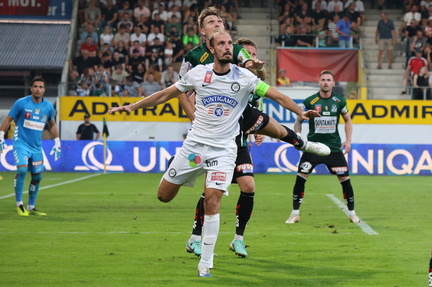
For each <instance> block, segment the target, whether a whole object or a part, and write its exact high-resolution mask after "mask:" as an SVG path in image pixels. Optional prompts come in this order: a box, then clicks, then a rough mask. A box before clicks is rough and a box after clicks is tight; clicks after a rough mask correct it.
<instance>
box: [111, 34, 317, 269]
mask: <svg viewBox="0 0 432 287" xmlns="http://www.w3.org/2000/svg"><path fill="white" fill-rule="evenodd" d="M210 45H211V49H210V51H211V53H212V54H213V55H214V58H215V62H214V64H208V65H205V66H204V65H199V66H197V67H195V68H194V69H192V70H190V71H189V72H187V73H186V74H185V76H184V77H183V78H182V79H180V80H179V81H177V82H176V83H175V84H174V85H172V86H170V87H168V88H166V89H164V90H162V91H159V92H156V93H154V94H153V95H151V96H149V97H147V98H145V99H143V100H141V101H139V102H136V103H133V104H130V105H127V106H120V107H112V108H110V110H109V113H110V114H113V113H115V112H119V111H120V112H121V111H126V112H129V113H130V112H132V111H134V110H136V109H140V108H145V107H151V106H155V105H159V104H162V103H164V102H166V101H168V100H170V99H172V98H174V97H177V96H178V95H180V94H181V93H184V92H186V91H189V90H192V89H194V90H195V91H196V110H195V113H194V115H195V118H194V120H193V122H192V128H191V130H190V131H189V133H188V135H187V138H186V139H185V141H184V142H183V146H182V147H181V149H180V151H179V152H178V154H176V156H175V158H174V160H173V161H172V163H171V165H170V167H169V168H168V170H167V171H166V172H165V174H164V175H163V178H162V180H161V182H160V184H159V187H158V199H159V200H160V201H163V202H169V201H171V200H172V199H173V198H174V197H175V196H176V195H177V193H178V191H179V189H180V186H182V185H185V186H192V185H193V184H194V182H195V179H196V177H197V176H199V175H201V174H204V173H205V174H206V175H205V176H206V179H205V181H206V188H205V190H204V193H205V202H204V206H205V216H204V231H203V235H202V236H203V238H202V241H203V245H202V253H201V259H200V262H199V263H198V276H200V277H212V275H211V274H210V269H211V268H213V254H214V253H213V252H214V248H215V244H216V240H217V237H218V233H219V225H220V218H219V207H220V201H221V198H222V195H223V194H226V195H227V194H228V186H229V185H230V183H231V178H232V175H233V171H234V166H235V159H236V156H237V145H236V142H235V137H236V136H237V134H238V133H239V122H238V120H239V118H240V116H241V115H242V113H243V110H244V109H245V107H246V105H247V103H248V98H249V95H250V93H255V94H257V95H260V96H266V97H268V98H270V99H272V100H274V101H276V102H278V103H279V104H281V105H282V106H283V107H284V108H286V109H288V110H290V111H292V112H294V113H296V114H298V115H299V116H300V117H302V118H303V119H305V120H308V119H309V118H312V117H315V116H318V113H317V112H316V111H307V112H303V110H302V109H301V108H300V107H299V106H298V105H297V104H296V103H295V102H294V101H292V100H291V99H290V98H289V97H287V96H285V95H283V94H281V93H280V92H278V91H277V90H276V89H274V88H272V87H270V86H269V85H267V84H266V83H264V82H262V81H261V80H260V79H258V78H257V77H256V76H255V75H254V74H252V73H251V72H250V71H248V70H247V69H244V68H240V67H238V66H236V65H233V64H231V61H232V55H233V43H232V39H231V37H230V35H229V34H228V33H226V32H219V33H216V34H214V35H213V36H212V38H211V39H210Z"/></svg>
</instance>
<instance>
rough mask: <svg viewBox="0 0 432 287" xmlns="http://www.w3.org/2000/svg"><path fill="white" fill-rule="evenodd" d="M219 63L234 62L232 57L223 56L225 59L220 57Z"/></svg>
mask: <svg viewBox="0 0 432 287" xmlns="http://www.w3.org/2000/svg"><path fill="white" fill-rule="evenodd" d="M219 63H221V64H229V63H232V57H231V58H229V59H228V58H223V59H219Z"/></svg>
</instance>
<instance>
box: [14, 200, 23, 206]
mask: <svg viewBox="0 0 432 287" xmlns="http://www.w3.org/2000/svg"><path fill="white" fill-rule="evenodd" d="M20 205H24V204H23V202H22V201H17V203H16V206H17V207H18V206H20Z"/></svg>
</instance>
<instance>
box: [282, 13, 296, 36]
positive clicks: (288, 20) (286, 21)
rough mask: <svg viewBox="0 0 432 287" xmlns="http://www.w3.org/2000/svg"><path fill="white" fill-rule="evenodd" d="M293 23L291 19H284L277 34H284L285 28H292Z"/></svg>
mask: <svg viewBox="0 0 432 287" xmlns="http://www.w3.org/2000/svg"><path fill="white" fill-rule="evenodd" d="M293 23H294V21H293V18H290V17H286V18H285V19H284V20H283V22H282V23H280V24H279V34H285V30H286V27H287V26H293V27H294V24H293Z"/></svg>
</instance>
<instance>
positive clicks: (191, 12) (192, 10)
mask: <svg viewBox="0 0 432 287" xmlns="http://www.w3.org/2000/svg"><path fill="white" fill-rule="evenodd" d="M187 2H189V3H191V1H188V0H186V1H185V2H184V3H183V8H184V9H183V16H184V17H183V19H189V18H192V19H193V22H194V23H198V15H199V13H200V12H199V9H198V4H197V3H196V2H195V3H193V4H191V5H190V6H189V8H187V9H186V8H185V7H186V6H187V5H189V4H186V3H187Z"/></svg>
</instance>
